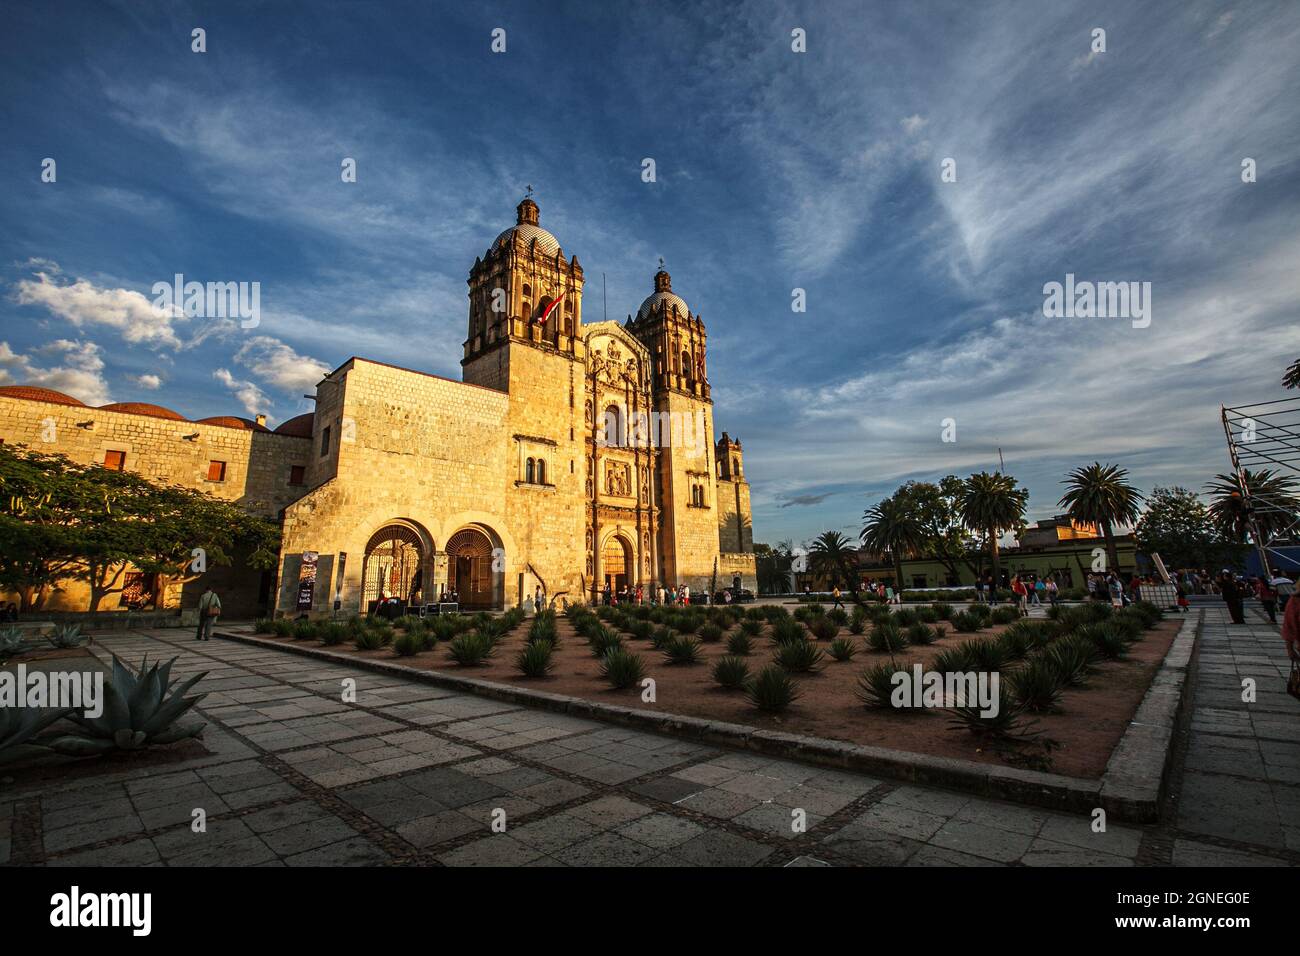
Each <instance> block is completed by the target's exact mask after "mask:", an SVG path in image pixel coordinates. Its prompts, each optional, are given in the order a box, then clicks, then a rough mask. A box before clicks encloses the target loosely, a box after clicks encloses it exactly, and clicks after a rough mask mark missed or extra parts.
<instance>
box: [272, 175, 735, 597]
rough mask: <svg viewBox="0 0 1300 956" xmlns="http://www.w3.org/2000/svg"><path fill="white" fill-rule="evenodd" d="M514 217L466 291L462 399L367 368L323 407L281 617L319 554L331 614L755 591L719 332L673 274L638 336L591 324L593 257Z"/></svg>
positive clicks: (334, 383) (446, 386) (359, 366)
mask: <svg viewBox="0 0 1300 956" xmlns="http://www.w3.org/2000/svg"><path fill="white" fill-rule="evenodd" d="M516 212H517V216H516V222H515V225H514V226H512V227H510V228H508V229H506V230H504V231H503V232H502V233H501V234H500V235H498V236H497V237H496V238H495V239H494V240H493V242H492V243H491V245H490V246H489V248H488V249H487V250H486V252H485V253H484V254H483V255H482V256H480V257H479V258H478V259H476V261H475V262H474V265H473V267H472V268H471V270H470V273H469V278H468V286H469V288H468V298H469V303H468V321H467V331H466V337H465V342H464V354H463V358H462V361H461V365H462V379H463V380H462V381H460V382H454V381H450V380H447V379H444V378H440V377H437V376H433V375H427V374H424V373H420V372H415V371H411V370H409V369H402V368H395V367H392V366H389V365H384V364H380V363H377V362H372V361H368V360H365V359H361V358H353V359H349V360H348V361H347V362H345V363H344V364H343V365H342V366H340V367H339V368H338V369H336V370H335V371H333V372H331V373H330V374H329V375H328V376H326V378H325V379H324V380H323V381H322V382H321V383H320V385H319V386H318V388H317V393H316V411H315V414H314V416H313V417H312V447H313V454H312V461H311V463H310V464H309V465H308V473H307V483H308V485H309V486H310V489H311V490H310V491H308V492H307V493H306V494H305V495H303V496H302V497H301V498H300V499H298V500H297V501H295V502H293V503H292V504H291V505H289V506H288V507H287V508H286V509H285V511H284V542H283V551H282V555H281V569H280V576H279V577H280V587H279V595H278V602H277V607H278V610H279V611H280V612H281V613H296V611H297V607H298V597H299V593H300V591H299V586H298V585H299V580H300V578H301V577H303V573H302V558H303V555H308V556H309V559H310V555H312V554H313V553H314V554H315V555H317V557H316V560H315V569H314V574H315V580H316V584H315V586H314V588H313V591H314V597H313V608H312V610H314V611H317V612H322V611H327V610H330V609H332V607H333V605H334V602H336V601H337V602H338V603H339V606H340V608H342V609H344V610H361V611H364V610H366V609H368V608H369V607H371V606H373V603H374V602H375V601H377V600H379V599H381V598H382V597H385V596H395V597H398V598H400V599H402V600H403V601H410V600H411V599H412V598H413V597H415V598H417V599H418V600H420V601H423V602H425V603H428V602H432V601H436V600H438V599H440V598H441V597H442V596H443V595H444V594H449V593H451V592H453V591H454V592H455V593H456V594H457V596H458V597H459V599H460V602H461V603H462V604H463V605H465V606H467V607H489V608H505V607H511V606H514V605H517V604H523V603H527V602H529V601H531V599H532V597H533V595H534V594H535V593H536V590H537V589H538V588H541V590H542V591H543V592H544V593H545V594H546V595H547V597H548V598H551V599H555V598H564V599H565V600H567V601H570V602H572V601H584V602H590V601H593V600H597V599H598V598H599V595H600V593H601V592H602V591H603V590H604V589H605V588H606V587H607V586H608V587H609V588H610V589H611V590H613V591H618V590H619V589H620V588H621V587H623V586H628V587H635V586H637V585H642V586H643V587H646V588H649V587H654V586H655V585H656V584H658V583H663V584H666V585H674V584H676V585H680V584H685V585H688V586H689V587H690V588H691V590H692V592H693V593H696V594H699V593H703V592H706V591H709V590H710V589H711V588H714V587H717V588H722V587H727V586H733V585H736V584H737V583H738V584H740V585H741V586H744V587H747V588H750V589H753V588H754V587H755V570H754V554H753V533H752V527H751V519H750V503H749V485H748V482H747V481H746V479H745V476H744V468H743V458H744V456H743V449H742V448H741V445H740V443H739V442H737V441H734V440H733V439H731V438H730V436H728V435H726V434H724V435H723V436H721V437H719V436H716V435H715V434H714V425H713V405H712V399H711V397H710V389H709V382H708V376H707V367H708V365H707V358H708V357H707V350H706V341H707V338H706V334H705V328H704V323H703V321H702V320H701V319H700V317H699V315H697V314H695V313H693V312H691V310H690V308H689V307H688V306H687V304H686V302H685V301H684V300H683V299H682V298H681V297H680V296H678V295H677V294H676V293H674V292H673V291H672V280H671V277H670V276H669V275H668V274H667V273H666V272H663V271H662V270H661V271H660V272H659V273H658V274H657V275H656V276H655V277H654V289H653V291H652V292H651V294H650V295H649V296H648V297H647V298H646V299H645V301H644V302H643V303H642V304H641V306H640V308H639V309H638V310H637V313H636V315H635V317H629V319H628V321H627V322H625V323H620V322H612V321H599V322H589V321H587V320H586V319H585V316H584V314H583V287H584V275H583V271H582V266H581V264H580V262H579V261H578V258H577V256H573V257H571V258H570V257H567V256H566V255H565V253H564V250H563V249H562V248H561V246H560V243H559V241H558V240H557V239H556V238H555V237H554V236H553V235H552V234H551V233H549V232H547V231H546V230H545V229H543V228H542V227H541V225H540V216H539V210H538V207H537V204H536V203H535V202H534V201H533V200H532V199H524V200H523V201H522V202H521V203H520V204H519V206H518V208H517V211H516ZM326 584H328V587H326V586H325V585H326Z"/></svg>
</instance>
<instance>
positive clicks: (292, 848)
mask: <svg viewBox="0 0 1300 956" xmlns="http://www.w3.org/2000/svg"><path fill="white" fill-rule="evenodd" d="M1248 614H1251V615H1252V616H1251V618H1250V623H1248V624H1246V625H1231V624H1228V623H1226V615H1224V614H1223V612H1222V611H1220V610H1219V609H1218V608H1217V607H1215V606H1213V605H1211V606H1208V607H1207V608H1206V610H1205V623H1204V627H1203V629H1202V634H1201V637H1200V645H1199V648H1198V654H1197V657H1196V658H1195V659H1194V666H1193V674H1192V678H1191V681H1190V690H1191V696H1190V698H1189V703H1190V708H1189V714H1188V719H1187V732H1186V733H1185V734H1184V735H1183V736H1184V737H1185V741H1184V743H1183V745H1182V746H1181V747H1180V750H1179V755H1178V757H1177V759H1176V761H1175V767H1174V776H1173V779H1172V782H1171V793H1170V798H1169V801H1168V807H1167V809H1166V813H1165V815H1164V819H1163V822H1162V823H1160V824H1159V825H1154V826H1145V827H1138V826H1127V825H1124V824H1121V823H1117V822H1112V823H1110V824H1109V825H1108V826H1107V827H1106V829H1105V832H1094V830H1093V827H1092V821H1091V819H1090V818H1089V817H1085V816H1081V815H1067V814H1062V813H1057V812H1053V811H1050V810H1045V809H1041V808H1034V807H1026V806H1023V805H1019V804H1014V803H1007V802H1003V801H997V800H989V799H985V798H981V797H976V796H972V795H969V794H964V793H958V792H953V791H948V790H943V789H939V788H935V787H928V786H919V785H909V784H904V783H900V782H895V781H890V780H884V779H879V778H874V777H870V776H866V775H862V774H855V773H849V772H844V771H836V770H831V769H828V768H825V767H818V766H815V765H811V764H803V763H799V762H794V761H788V760H780V759H774V758H771V757H766V756H762V755H758V754H753V753H743V752H738V751H731V750H727V749H723V748H718V747H710V746H705V745H701V744H698V743H693V742H691V741H685V740H681V739H679V738H673V737H669V736H660V735H658V734H653V733H646V732H644V731H639V730H632V729H628V728H624V727H617V726H611V725H608V724H603V723H600V722H598V721H592V720H588V719H584V718H578V717H572V716H568V715H565V714H558V713H552V712H549V711H545V710H540V709H531V708H528V707H523V706H520V705H518V704H512V703H505V702H501V701H496V700H491V699H488V698H484V697H476V696H473V695H471V694H465V693H460V692H457V691H454V690H449V689H446V688H442V687H438V686H434V685H432V684H428V683H426V682H424V681H420V680H417V679H411V678H406V677H403V676H401V675H391V674H382V675H381V674H376V673H373V672H371V671H369V670H365V669H362V668H359V667H353V666H349V665H348V664H346V663H335V662H328V661H319V660H315V659H311V660H308V659H304V658H301V657H296V656H294V655H293V654H292V653H291V652H288V651H283V650H279V649H275V648H270V647H262V646H250V645H246V644H241V643H237V642H233V641H228V640H221V639H217V640H214V641H211V642H208V643H204V644H196V643H195V642H193V641H192V640H187V639H186V635H185V633H184V632H181V631H173V630H159V631H147V632H125V633H120V632H119V633H113V634H106V635H103V636H100V637H98V638H97V640H96V644H95V645H94V647H95V653H96V654H98V655H99V656H100V657H101V659H104V660H107V658H108V655H109V654H110V653H116V654H118V655H119V656H121V657H123V658H124V659H125V660H127V661H130V662H132V663H136V662H138V661H139V660H140V659H141V658H142V657H143V655H144V654H145V653H146V652H147V653H148V654H149V655H150V657H152V658H157V657H159V656H165V657H171V656H173V655H177V656H178V657H179V660H178V661H177V664H176V667H175V670H174V673H175V674H176V675H177V676H178V677H181V678H183V677H184V676H185V675H186V674H190V673H194V672H197V671H199V670H207V671H209V676H208V677H207V678H206V679H205V681H204V683H203V685H202V686H201V689H203V690H206V691H207V692H208V696H207V697H206V698H205V699H204V700H203V702H202V703H201V704H200V705H199V707H198V708H197V710H198V712H199V714H200V715H201V716H202V717H203V718H204V719H206V720H207V721H209V727H208V729H207V730H206V731H205V738H204V739H205V743H206V744H207V745H208V747H209V749H210V750H211V751H212V753H210V754H209V755H207V756H206V757H202V758H194V759H193V760H188V761H186V762H184V763H178V764H172V765H164V766H162V767H158V766H155V767H154V768H153V769H149V768H136V769H132V770H128V771H125V772H123V773H115V774H113V775H111V776H108V775H106V776H105V777H103V778H87V779H84V780H73V781H69V782H66V783H62V784H59V785H58V786H49V787H46V788H44V789H39V788H38V789H30V788H29V789H24V788H23V786H22V781H21V779H19V780H17V781H16V786H15V789H14V792H11V793H7V794H6V795H5V797H4V799H3V800H0V864H6V863H26V864H30V863H38V864H39V863H44V864H47V865H51V866H67V865H109V866H266V865H277V866H278V865H289V866H375V865H430V866H440V865H447V866H652V867H667V866H683V867H691V866H856V865H863V866H1005V865H1015V866H1133V865H1135V864H1146V865H1149V864H1155V865H1209V866H1240V865H1276V866H1287V865H1296V864H1298V863H1300V740H1297V735H1296V730H1297V727H1300V704H1298V703H1297V702H1296V701H1295V700H1293V699H1292V698H1290V697H1288V696H1287V695H1286V694H1285V693H1284V692H1283V691H1282V687H1283V684H1284V680H1285V674H1286V670H1287V664H1286V660H1285V653H1284V649H1283V646H1282V642H1281V640H1280V638H1279V637H1278V633H1277V629H1276V628H1270V627H1269V626H1268V625H1267V624H1265V623H1264V621H1263V619H1262V617H1260V616H1259V615H1258V613H1257V612H1255V611H1254V610H1253V609H1251V610H1250V611H1248ZM1246 677H1251V678H1253V679H1254V680H1255V682H1256V687H1257V697H1256V700H1255V701H1254V702H1253V703H1245V702H1243V701H1242V700H1241V691H1242V680H1243V678H1246ZM345 685H352V686H354V687H355V689H356V699H355V702H350V701H346V700H345V699H344V696H343V691H344V688H345ZM196 809H202V810H203V811H204V812H205V814H206V819H207V826H206V830H205V831H204V832H198V833H196V832H194V830H193V829H192V827H191V822H192V818H193V812H194V811H195V810H196ZM502 813H504V820H505V831H504V832H494V830H493V821H494V820H495V819H499V818H500V817H501V814H502ZM796 819H799V820H801V821H802V822H803V824H804V826H803V827H796V826H794V821H795V820H796ZM19 823H21V824H22V826H19V825H18V824H19ZM32 833H35V834H36V835H37V836H36V841H37V845H35V846H33V845H31V842H32V837H31V836H30V835H28V836H25V837H23V841H22V842H23V845H22V846H21V847H20V846H18V843H19V840H18V839H17V836H18V835H20V834H32ZM15 856H17V859H15Z"/></svg>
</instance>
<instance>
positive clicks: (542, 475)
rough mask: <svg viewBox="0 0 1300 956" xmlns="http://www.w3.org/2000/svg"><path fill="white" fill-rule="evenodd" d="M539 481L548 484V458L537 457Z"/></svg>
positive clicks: (540, 483)
mask: <svg viewBox="0 0 1300 956" xmlns="http://www.w3.org/2000/svg"><path fill="white" fill-rule="evenodd" d="M537 483H538V484H539V485H544V484H546V459H545V458H539V459H537Z"/></svg>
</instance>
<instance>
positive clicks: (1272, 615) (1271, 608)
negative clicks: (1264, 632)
mask: <svg viewBox="0 0 1300 956" xmlns="http://www.w3.org/2000/svg"><path fill="white" fill-rule="evenodd" d="M1255 597H1257V598H1259V603H1260V604H1262V605H1264V613H1265V614H1267V615H1268V623H1270V624H1276V623H1277V591H1275V590H1273V586H1272V585H1271V584H1269V583H1268V579H1267V578H1255Z"/></svg>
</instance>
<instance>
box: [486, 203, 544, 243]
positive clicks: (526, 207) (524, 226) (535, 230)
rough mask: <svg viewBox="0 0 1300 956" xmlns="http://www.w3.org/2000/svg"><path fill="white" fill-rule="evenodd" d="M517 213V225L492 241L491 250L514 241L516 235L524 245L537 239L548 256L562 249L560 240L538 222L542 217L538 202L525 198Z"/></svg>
mask: <svg viewBox="0 0 1300 956" xmlns="http://www.w3.org/2000/svg"><path fill="white" fill-rule="evenodd" d="M516 214H517V218H516V221H515V225H513V226H511V227H510V228H509V229H507V230H505V232H503V233H501V235H499V236H497V237H496V239H494V240H493V241H492V248H491V250H490V251H491V252H496V251H497V250H498V249H500V248H501V247H502V246H504V245H505V244H506V243H508V242H511V241H513V240H514V238H515V236H518V237H519V238H520V239H522V240H523V241H524V245H528V244H529V243H531V242H532V241H533V240H534V239H536V240H537V248H538V250H540V251H541V252H543V253H545V254H546V255H548V256H553V255H555V253H557V252H558V251H559V250H560V240H558V239H556V238H555V237H554V236H553V235H551V234H550V233H549V232H547V231H546V230H545V229H543V228H542V227H541V226H539V225H538V224H537V223H538V220H539V219H540V218H541V215H540V213H539V211H538V209H537V203H535V202H533V201H532V200H531V199H528V198H525V199H524V201H523V202H521V203H520V204H519V206H518V208H517V209H516Z"/></svg>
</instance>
